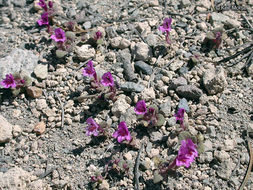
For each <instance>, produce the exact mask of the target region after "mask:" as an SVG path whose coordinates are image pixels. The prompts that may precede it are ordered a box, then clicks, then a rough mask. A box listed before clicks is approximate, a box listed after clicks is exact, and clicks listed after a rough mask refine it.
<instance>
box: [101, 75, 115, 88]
mask: <svg viewBox="0 0 253 190" xmlns="http://www.w3.org/2000/svg"><path fill="white" fill-rule="evenodd" d="M101 83H102V85H104V86H114V80H113V77H112V74H111V73H110V72H107V73H105V74H103V76H102V80H101Z"/></svg>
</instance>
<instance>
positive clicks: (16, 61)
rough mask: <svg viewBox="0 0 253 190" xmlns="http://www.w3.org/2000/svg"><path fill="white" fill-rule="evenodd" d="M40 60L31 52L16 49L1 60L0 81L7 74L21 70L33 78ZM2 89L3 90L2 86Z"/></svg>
mask: <svg viewBox="0 0 253 190" xmlns="http://www.w3.org/2000/svg"><path fill="white" fill-rule="evenodd" d="M38 60H39V58H38V56H37V55H35V54H34V53H33V52H32V51H30V50H23V49H14V50H13V51H12V52H11V53H10V54H9V55H8V56H6V57H4V58H1V59H0V81H2V80H3V79H4V78H5V75H6V74H9V73H15V72H20V71H21V70H23V71H26V73H27V74H28V75H29V76H31V73H32V72H33V70H34V68H35V66H36V65H37V64H38ZM0 88H2V86H1V85H0Z"/></svg>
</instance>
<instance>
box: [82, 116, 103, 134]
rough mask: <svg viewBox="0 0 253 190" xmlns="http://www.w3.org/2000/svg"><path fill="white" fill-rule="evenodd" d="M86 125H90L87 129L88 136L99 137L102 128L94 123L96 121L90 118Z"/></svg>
mask: <svg viewBox="0 0 253 190" xmlns="http://www.w3.org/2000/svg"><path fill="white" fill-rule="evenodd" d="M86 123H87V124H88V126H87V128H86V135H87V136H90V135H94V136H98V133H99V131H101V130H102V128H101V127H100V126H99V125H98V124H97V123H96V122H95V121H94V119H92V118H91V117H89V118H88V119H87V120H86Z"/></svg>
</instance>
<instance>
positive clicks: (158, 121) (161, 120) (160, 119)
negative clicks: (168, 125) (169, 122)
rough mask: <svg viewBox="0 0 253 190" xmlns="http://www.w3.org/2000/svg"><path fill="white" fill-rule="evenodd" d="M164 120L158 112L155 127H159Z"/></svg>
mask: <svg viewBox="0 0 253 190" xmlns="http://www.w3.org/2000/svg"><path fill="white" fill-rule="evenodd" d="M164 122H165V118H164V116H163V115H162V114H158V119H157V123H156V124H155V126H156V127H161V126H162V125H163V124H164Z"/></svg>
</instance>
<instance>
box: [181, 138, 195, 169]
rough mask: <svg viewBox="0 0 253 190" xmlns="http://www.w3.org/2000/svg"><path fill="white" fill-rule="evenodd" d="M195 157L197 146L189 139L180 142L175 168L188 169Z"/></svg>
mask: <svg viewBox="0 0 253 190" xmlns="http://www.w3.org/2000/svg"><path fill="white" fill-rule="evenodd" d="M196 157H198V151H197V145H195V144H194V143H193V142H192V140H191V139H187V140H182V142H181V147H180V149H179V151H178V155H177V157H176V166H182V165H184V166H185V167H186V168H189V167H190V165H191V163H192V162H193V161H194V159H195V158H196Z"/></svg>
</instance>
